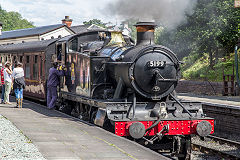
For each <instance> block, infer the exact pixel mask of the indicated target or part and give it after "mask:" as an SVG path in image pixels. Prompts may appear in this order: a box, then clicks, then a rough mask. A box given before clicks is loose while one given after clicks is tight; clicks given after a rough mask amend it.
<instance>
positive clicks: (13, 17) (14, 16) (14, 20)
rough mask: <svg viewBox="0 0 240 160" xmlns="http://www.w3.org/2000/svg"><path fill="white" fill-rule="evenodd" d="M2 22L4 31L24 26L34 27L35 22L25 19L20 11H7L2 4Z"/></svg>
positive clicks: (0, 10)
mask: <svg viewBox="0 0 240 160" xmlns="http://www.w3.org/2000/svg"><path fill="white" fill-rule="evenodd" d="M0 22H2V23H3V31H10V30H16V29H23V28H33V27H34V25H33V22H29V21H27V20H26V19H23V18H22V16H21V15H20V14H19V13H18V12H7V11H5V10H3V9H2V8H1V6H0Z"/></svg>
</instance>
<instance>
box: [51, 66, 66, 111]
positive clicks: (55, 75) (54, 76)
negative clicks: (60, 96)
mask: <svg viewBox="0 0 240 160" xmlns="http://www.w3.org/2000/svg"><path fill="white" fill-rule="evenodd" d="M63 75H64V71H63V70H58V63H57V62H54V63H53V67H52V68H50V69H49V75H48V82H47V107H48V109H55V103H56V101H57V86H58V85H59V80H60V76H63Z"/></svg>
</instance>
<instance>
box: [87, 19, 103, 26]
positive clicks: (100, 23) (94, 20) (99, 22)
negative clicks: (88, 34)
mask: <svg viewBox="0 0 240 160" xmlns="http://www.w3.org/2000/svg"><path fill="white" fill-rule="evenodd" d="M83 24H85V25H87V24H95V25H97V26H100V27H103V28H106V24H107V23H103V22H102V21H101V20H99V19H91V20H89V21H84V22H83Z"/></svg>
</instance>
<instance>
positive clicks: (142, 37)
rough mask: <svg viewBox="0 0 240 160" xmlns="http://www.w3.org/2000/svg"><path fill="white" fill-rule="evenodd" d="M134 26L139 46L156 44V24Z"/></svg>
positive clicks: (143, 23) (137, 24)
mask: <svg viewBox="0 0 240 160" xmlns="http://www.w3.org/2000/svg"><path fill="white" fill-rule="evenodd" d="M134 26H136V28H137V45H139V44H141V45H148V44H154V30H155V27H156V25H155V23H154V22H137V23H136V24H135V25H134Z"/></svg>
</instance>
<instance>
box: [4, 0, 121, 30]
mask: <svg viewBox="0 0 240 160" xmlns="http://www.w3.org/2000/svg"><path fill="white" fill-rule="evenodd" d="M112 1H115V0H0V5H1V7H2V8H3V9H4V10H6V11H16V12H19V13H20V14H21V15H22V17H23V18H25V19H27V20H28V21H31V22H33V23H34V25H35V26H44V25H50V24H60V23H62V22H61V20H62V19H64V17H65V16H70V18H71V19H72V20H73V23H72V25H79V24H82V22H84V21H88V20H90V19H93V18H97V19H101V20H102V21H103V22H105V23H107V22H109V21H111V22H112V23H113V24H116V23H120V21H121V20H120V19H119V18H118V17H116V16H112V15H108V14H104V13H105V11H103V9H104V8H105V5H107V4H108V3H109V2H112Z"/></svg>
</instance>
